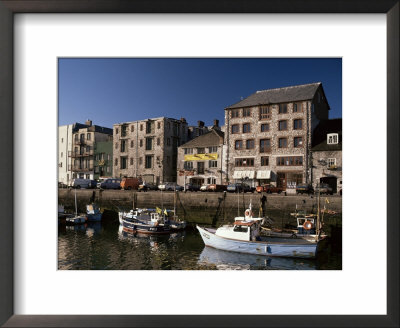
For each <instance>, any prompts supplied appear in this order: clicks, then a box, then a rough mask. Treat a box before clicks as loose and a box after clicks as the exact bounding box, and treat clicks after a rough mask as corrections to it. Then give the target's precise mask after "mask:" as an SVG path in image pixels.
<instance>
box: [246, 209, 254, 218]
mask: <svg viewBox="0 0 400 328" xmlns="http://www.w3.org/2000/svg"><path fill="white" fill-rule="evenodd" d="M244 215H245V216H246V217H250V216H253V212H252V211H250V210H246V211H245V212H244Z"/></svg>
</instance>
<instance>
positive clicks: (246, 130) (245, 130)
mask: <svg viewBox="0 0 400 328" xmlns="http://www.w3.org/2000/svg"><path fill="white" fill-rule="evenodd" d="M250 130H251V129H250V123H244V124H243V133H249V132H250Z"/></svg>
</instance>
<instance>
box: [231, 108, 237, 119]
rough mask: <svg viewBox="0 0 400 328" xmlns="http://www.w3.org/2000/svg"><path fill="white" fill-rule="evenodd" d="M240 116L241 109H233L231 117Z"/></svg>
mask: <svg viewBox="0 0 400 328" xmlns="http://www.w3.org/2000/svg"><path fill="white" fill-rule="evenodd" d="M236 117H239V109H232V110H231V118H236Z"/></svg>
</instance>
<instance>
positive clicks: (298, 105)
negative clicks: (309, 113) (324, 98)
mask: <svg viewBox="0 0 400 328" xmlns="http://www.w3.org/2000/svg"><path fill="white" fill-rule="evenodd" d="M302 111H303V108H302V106H301V103H294V104H293V113H301V112H302Z"/></svg>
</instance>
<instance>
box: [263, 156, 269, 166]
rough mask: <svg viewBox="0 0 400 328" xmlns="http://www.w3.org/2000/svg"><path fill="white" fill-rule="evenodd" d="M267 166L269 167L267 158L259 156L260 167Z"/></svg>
mask: <svg viewBox="0 0 400 328" xmlns="http://www.w3.org/2000/svg"><path fill="white" fill-rule="evenodd" d="M268 165H269V157H268V156H261V166H268Z"/></svg>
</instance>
